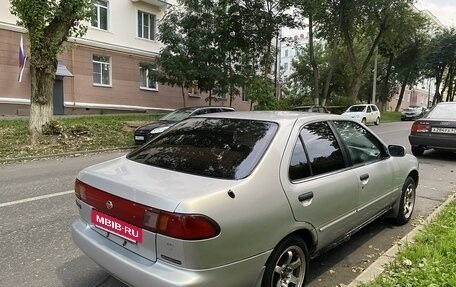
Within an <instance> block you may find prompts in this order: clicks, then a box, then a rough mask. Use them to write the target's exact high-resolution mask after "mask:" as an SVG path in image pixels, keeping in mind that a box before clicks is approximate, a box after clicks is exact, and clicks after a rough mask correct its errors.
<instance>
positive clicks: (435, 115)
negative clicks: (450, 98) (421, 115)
mask: <svg viewBox="0 0 456 287" xmlns="http://www.w3.org/2000/svg"><path fill="white" fill-rule="evenodd" d="M426 118H428V119H450V120H456V104H454V105H453V104H444V105H437V106H435V107H434V108H433V109H432V111H430V112H429V114H428V115H427V116H426Z"/></svg>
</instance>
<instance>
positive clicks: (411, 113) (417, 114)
mask: <svg viewBox="0 0 456 287" xmlns="http://www.w3.org/2000/svg"><path fill="white" fill-rule="evenodd" d="M426 112H427V109H426V108H425V107H420V106H410V107H408V108H405V109H404V110H403V111H402V112H401V121H407V120H416V119H419V118H421V117H423V116H424V115H425V114H426Z"/></svg>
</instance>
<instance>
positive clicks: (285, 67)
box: [283, 63, 288, 72]
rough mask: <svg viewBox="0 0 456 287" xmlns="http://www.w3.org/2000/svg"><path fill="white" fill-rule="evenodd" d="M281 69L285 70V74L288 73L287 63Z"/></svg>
mask: <svg viewBox="0 0 456 287" xmlns="http://www.w3.org/2000/svg"><path fill="white" fill-rule="evenodd" d="M283 69H284V70H285V72H287V71H288V63H285V64H284V65H283Z"/></svg>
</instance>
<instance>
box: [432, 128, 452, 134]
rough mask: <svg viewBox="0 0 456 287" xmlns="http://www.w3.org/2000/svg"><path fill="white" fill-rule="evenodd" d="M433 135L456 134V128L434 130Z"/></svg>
mask: <svg viewBox="0 0 456 287" xmlns="http://www.w3.org/2000/svg"><path fill="white" fill-rule="evenodd" d="M431 131H432V132H433V133H442V134H456V128H432V129H431Z"/></svg>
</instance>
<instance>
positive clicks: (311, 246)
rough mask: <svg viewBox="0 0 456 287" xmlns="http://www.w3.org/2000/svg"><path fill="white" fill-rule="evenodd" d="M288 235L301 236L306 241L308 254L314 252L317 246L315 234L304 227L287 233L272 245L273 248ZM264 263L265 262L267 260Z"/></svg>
mask: <svg viewBox="0 0 456 287" xmlns="http://www.w3.org/2000/svg"><path fill="white" fill-rule="evenodd" d="M290 237H299V238H301V239H302V240H304V242H305V243H306V245H307V249H308V251H309V254H312V253H314V252H315V249H316V247H317V237H316V234H315V233H314V232H312V231H310V230H308V229H305V228H302V229H298V230H295V231H293V232H292V233H289V234H287V235H286V236H285V237H284V238H282V239H281V240H280V241H279V242H277V244H276V245H275V246H274V249H275V248H277V246H279V245H280V244H281V243H282V242H283V241H285V240H286V239H288V238H290ZM268 261H269V259H268ZM265 264H267V262H266V263H265Z"/></svg>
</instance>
